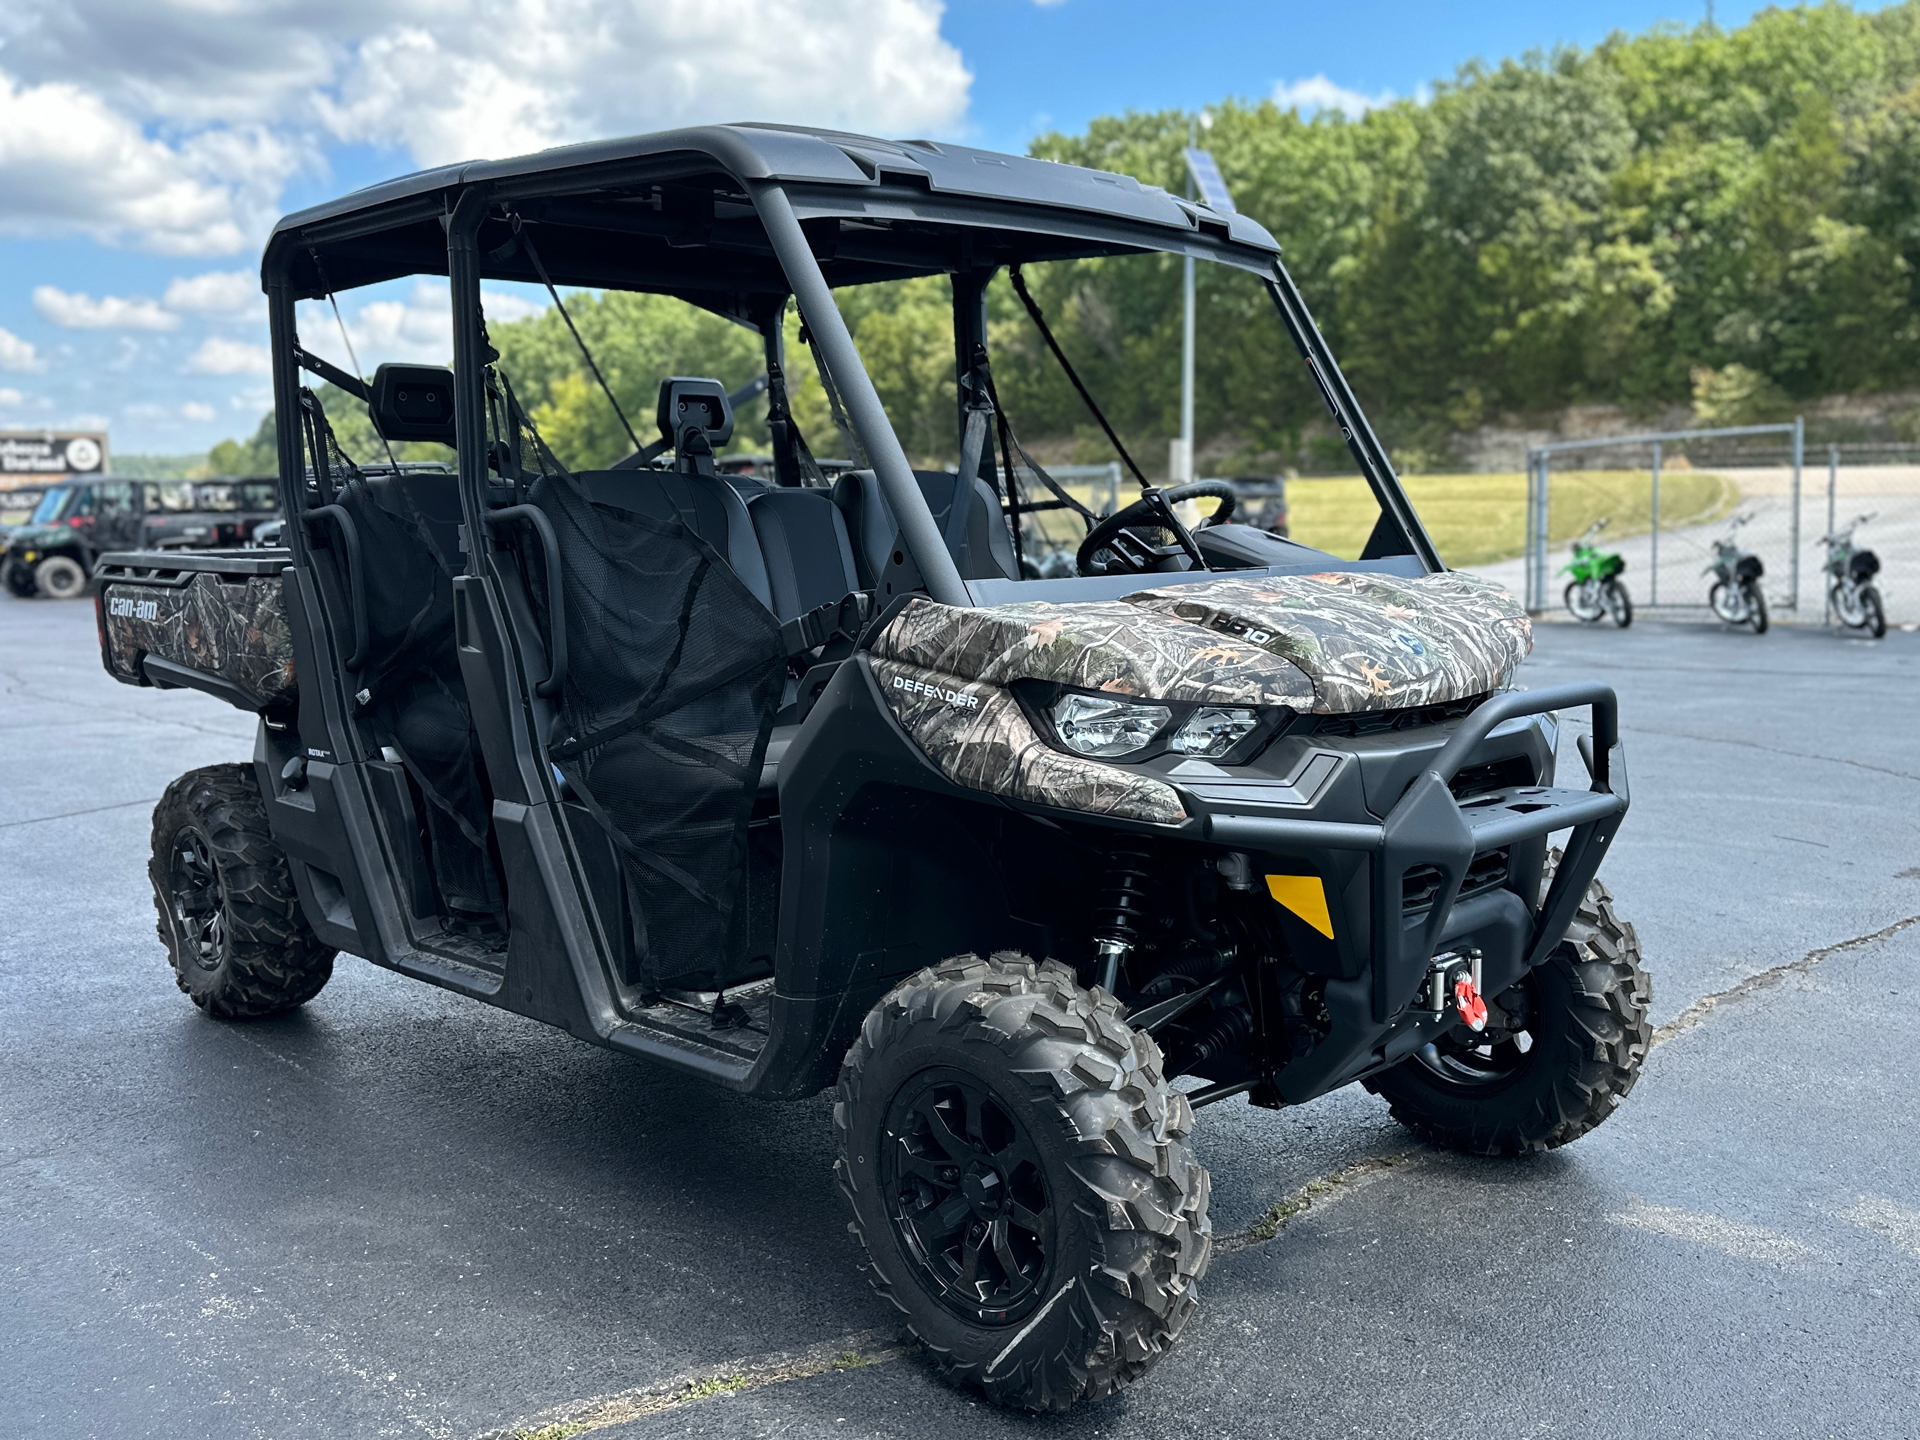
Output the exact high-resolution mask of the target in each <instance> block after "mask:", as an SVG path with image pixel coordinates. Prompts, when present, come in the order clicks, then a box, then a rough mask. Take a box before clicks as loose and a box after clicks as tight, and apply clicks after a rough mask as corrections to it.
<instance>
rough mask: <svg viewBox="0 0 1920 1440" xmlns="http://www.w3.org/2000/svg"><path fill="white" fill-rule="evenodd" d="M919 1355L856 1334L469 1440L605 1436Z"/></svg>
mask: <svg viewBox="0 0 1920 1440" xmlns="http://www.w3.org/2000/svg"><path fill="white" fill-rule="evenodd" d="M919 1349H920V1342H919V1341H917V1340H915V1339H914V1338H913V1337H912V1336H910V1335H904V1334H902V1333H900V1332H899V1331H897V1330H861V1331H858V1332H856V1333H855V1334H852V1335H843V1336H841V1337H840V1338H839V1339H838V1340H826V1341H822V1342H821V1343H820V1344H818V1345H809V1346H807V1347H806V1348H805V1349H802V1350H785V1351H774V1352H772V1353H771V1354H766V1355H755V1356H752V1357H750V1358H748V1359H745V1360H736V1361H734V1362H733V1363H731V1364H728V1365H722V1366H718V1367H707V1368H703V1369H700V1370H687V1371H683V1372H682V1373H680V1374H678V1375H675V1376H673V1377H672V1378H671V1379H667V1380H661V1381H657V1382H656V1383H654V1384H652V1385H643V1386H640V1387H638V1388H636V1389H632V1390H622V1391H619V1392H617V1393H616V1394H612V1395H599V1396H595V1397H594V1398H593V1399H590V1400H576V1401H573V1402H572V1403H570V1404H567V1405H563V1406H560V1407H558V1408H557V1409H553V1410H548V1411H546V1412H545V1413H543V1414H541V1415H537V1416H535V1417H534V1418H533V1419H531V1420H523V1421H517V1422H515V1423H513V1424H510V1425H508V1426H506V1427H504V1428H502V1429H496V1430H487V1431H484V1432H482V1433H481V1434H480V1435H478V1436H476V1437H474V1440H571V1437H573V1436H575V1435H585V1434H588V1433H590V1432H591V1431H594V1430H605V1429H606V1428H608V1427H609V1426H612V1425H622V1424H625V1423H626V1422H627V1421H629V1420H638V1419H640V1418H641V1417H643V1416H647V1415H658V1414H660V1413H661V1412H662V1411H666V1410H678V1409H679V1408H680V1407H681V1406H683V1405H691V1404H693V1403H694V1402H695V1401H696V1400H707V1399H711V1398H713V1397H715V1396H718V1395H737V1394H739V1393H741V1392H742V1391H744V1390H758V1389H760V1388H761V1387H763V1386H766V1385H778V1384H781V1383H782V1382H784V1381H787V1380H805V1379H809V1378H811V1377H812V1376H815V1375H827V1374H831V1373H833V1372H834V1371H837V1370H862V1369H865V1368H866V1367H867V1366H869V1365H884V1364H886V1363H887V1362H888V1361H890V1360H898V1359H900V1358H901V1357H903V1356H906V1355H912V1354H915V1353H917V1352H918V1351H919Z"/></svg>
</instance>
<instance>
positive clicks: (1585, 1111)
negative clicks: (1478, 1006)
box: [1366, 880, 1653, 1155]
mask: <svg viewBox="0 0 1920 1440" xmlns="http://www.w3.org/2000/svg"><path fill="white" fill-rule="evenodd" d="M1543 883H1544V882H1543ZM1652 997H1653V984H1652V981H1651V979H1650V978H1649V977H1648V975H1647V972H1646V971H1645V969H1643V968H1642V967H1641V963H1640V938H1639V936H1637V935H1635V934H1634V931H1633V926H1631V925H1629V924H1626V923H1624V922H1623V921H1621V920H1620V919H1619V917H1618V916H1616V915H1615V914H1614V912H1613V897H1612V896H1611V895H1609V894H1608V893H1607V888H1606V886H1604V885H1602V884H1601V883H1600V882H1599V881H1598V880H1595V881H1594V882H1593V883H1592V884H1590V885H1589V886H1588V887H1587V893H1586V895H1585V896H1584V897H1583V898H1582V899H1581V902H1580V907H1579V909H1578V910H1577V911H1575V913H1574V918H1573V923H1572V924H1570V925H1569V926H1568V927H1567V934H1566V938H1565V939H1564V940H1562V941H1561V942H1560V944H1559V945H1557V946H1555V947H1554V950H1553V953H1552V954H1551V955H1550V956H1548V957H1547V959H1546V960H1545V961H1544V962H1543V963H1542V964H1540V965H1538V966H1536V967H1535V968H1534V969H1533V970H1531V971H1529V972H1528V973H1527V975H1526V976H1525V977H1524V978H1523V979H1522V980H1521V981H1520V982H1519V983H1518V984H1516V985H1514V986H1512V987H1511V988H1509V989H1508V990H1507V991H1505V992H1504V993H1503V994H1501V995H1499V996H1497V997H1495V998H1494V999H1493V1000H1491V1001H1490V1002H1489V1007H1488V1008H1489V1009H1490V1010H1492V1011H1493V1015H1492V1018H1491V1019H1490V1020H1489V1023H1488V1027H1487V1029H1486V1031H1485V1032H1484V1033H1483V1034H1481V1035H1474V1034H1472V1033H1471V1032H1469V1031H1467V1030H1465V1029H1464V1028H1460V1027H1457V1033H1456V1034H1455V1035H1454V1036H1452V1037H1449V1038H1446V1039H1443V1040H1442V1041H1441V1042H1440V1043H1438V1044H1435V1045H1429V1046H1427V1047H1426V1049H1425V1050H1423V1051H1420V1052H1418V1053H1416V1054H1414V1055H1413V1056H1411V1057H1409V1058H1408V1059H1406V1060H1403V1061H1401V1062H1400V1063H1399V1064H1398V1065H1396V1066H1394V1067H1393V1068H1392V1069H1390V1070H1387V1071H1384V1072H1382V1073H1381V1074H1379V1075H1375V1076H1373V1077H1371V1078H1369V1079H1368V1080H1367V1081H1366V1086H1367V1088H1368V1089H1369V1090H1371V1091H1373V1093H1374V1094H1376V1095H1378V1096H1380V1097H1381V1098H1382V1099H1384V1100H1385V1101H1386V1102H1387V1105H1388V1108H1389V1109H1390V1111H1391V1112H1392V1115H1393V1118H1394V1119H1396V1120H1398V1121H1399V1122H1400V1123H1401V1124H1402V1125H1404V1126H1406V1127H1407V1128H1408V1129H1409V1130H1411V1131H1412V1132H1413V1133H1414V1134H1416V1135H1418V1136H1419V1137H1420V1138H1421V1139H1423V1140H1426V1141H1428V1142H1429V1143H1431V1144H1434V1145H1440V1146H1444V1147H1445V1148H1447V1149H1449V1150H1463V1151H1465V1152H1467V1153H1468V1154H1470V1155H1521V1154H1527V1153H1530V1152H1533V1151H1537V1150H1549V1149H1553V1148H1555V1147H1557V1146H1560V1145H1565V1144H1567V1143H1569V1142H1570V1141H1573V1140H1578V1139H1579V1138H1580V1137H1581V1136H1582V1135H1585V1134H1586V1133H1587V1132H1588V1131H1590V1130H1592V1129H1593V1128H1594V1127H1596V1126H1597V1125H1599V1124H1600V1123H1601V1122H1602V1121H1604V1120H1605V1119H1606V1118H1607V1117H1608V1116H1609V1115H1611V1114H1612V1113H1613V1112H1614V1111H1615V1110H1616V1109H1617V1108H1618V1107H1619V1105H1620V1102H1621V1101H1622V1100H1624V1099H1626V1097H1627V1094H1628V1092H1630V1091H1631V1090H1632V1089H1633V1083H1634V1081H1635V1080H1636V1079H1637V1078H1638V1077H1639V1074H1640V1066H1641V1064H1642V1062H1644V1061H1645V1060H1646V1058H1647V1050H1648V1048H1649V1047H1650V1046H1651V1045H1652V1043H1653V1026H1652V1023H1651V1022H1650V1021H1649V1020H1648V1019H1647V1008H1648V1006H1649V1005H1650V1004H1651V1002H1652ZM1503 1019H1504V1020H1506V1021H1507V1022H1508V1023H1506V1024H1504V1025H1503V1024H1502V1023H1501V1021H1502V1020H1503Z"/></svg>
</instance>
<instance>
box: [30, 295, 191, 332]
mask: <svg viewBox="0 0 1920 1440" xmlns="http://www.w3.org/2000/svg"><path fill="white" fill-rule="evenodd" d="M33 308H34V309H36V310H38V311H39V312H40V313H41V314H42V315H43V316H45V317H46V318H47V319H49V320H51V321H52V322H53V323H54V324H56V325H59V326H61V327H62V328H64V329H67V330H172V329H174V328H175V327H176V326H178V325H179V323H180V317H179V316H178V315H172V314H169V313H168V312H167V311H165V310H162V309H161V308H160V307H159V306H158V305H157V304H155V303H154V302H153V301H151V300H149V299H147V298H146V297H145V296H144V295H135V296H132V297H123V296H119V295H102V296H101V297H100V298H99V299H98V300H96V299H94V298H93V297H92V296H91V295H84V294H71V293H69V292H67V291H65V290H58V289H55V288H54V287H53V286H51V285H36V286H35V287H34V289H33Z"/></svg>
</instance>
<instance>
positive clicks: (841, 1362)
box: [475, 915, 1920, 1440]
mask: <svg viewBox="0 0 1920 1440" xmlns="http://www.w3.org/2000/svg"><path fill="white" fill-rule="evenodd" d="M1914 925H1920V915H1909V916H1907V917H1906V918H1905V919H1903V920H1896V921H1894V922H1893V923H1892V924H1891V925H1884V926H1882V927H1881V928H1880V929H1878V930H1874V931H1871V932H1869V933H1868V934H1865V935H1854V936H1851V937H1849V938H1847V939H1845V940H1838V941H1835V942H1834V943H1833V944H1831V945H1822V946H1820V947H1819V948H1818V949H1814V950H1809V951H1808V952H1807V953H1806V954H1805V955H1803V956H1801V957H1800V958H1799V959H1798V960H1793V961H1789V962H1788V963H1786V964H1784V965H1776V966H1774V967H1773V968H1772V969H1770V970H1762V971H1761V972H1760V973H1759V974H1757V975H1750V976H1748V977H1747V978H1746V979H1745V980H1742V981H1741V982H1740V983H1739V984H1737V985H1733V986H1729V987H1728V988H1727V989H1725V990H1720V991H1716V992H1715V993H1713V994H1711V995H1703V996H1701V997H1700V998H1699V999H1698V1000H1696V1001H1694V1002H1693V1004H1691V1005H1689V1006H1688V1007H1687V1008H1686V1009H1685V1010H1683V1011H1681V1012H1680V1014H1679V1015H1677V1016H1675V1017H1674V1018H1673V1019H1672V1020H1669V1021H1668V1022H1667V1023H1666V1024H1665V1025H1662V1026H1660V1027H1659V1028H1658V1029H1657V1030H1655V1031H1654V1032H1653V1041H1652V1044H1651V1045H1649V1046H1648V1051H1649V1053H1651V1052H1652V1049H1653V1047H1654V1046H1658V1045H1662V1044H1664V1043H1665V1042H1666V1041H1668V1040H1671V1039H1673V1038H1674V1037H1675V1036H1676V1035H1680V1034H1684V1033H1685V1032H1686V1031H1688V1030H1691V1029H1693V1028H1695V1027H1696V1026H1698V1025H1699V1024H1700V1023H1701V1022H1702V1021H1703V1020H1705V1019H1706V1017H1707V1016H1708V1015H1710V1014H1712V1012H1713V1011H1714V1010H1715V1009H1717V1008H1718V1007H1719V1006H1721V1005H1723V1004H1727V1003H1729V1002H1732V1001H1735V1000H1742V999H1745V998H1746V997H1748V996H1750V995H1754V994H1758V993H1759V992H1760V991H1762V990H1767V989H1770V988H1772V987H1773V986H1775V985H1778V984H1780V983H1781V981H1783V980H1785V979H1786V978H1787V977H1788V976H1790V975H1795V974H1805V973H1806V972H1808V971H1810V970H1812V969H1813V967H1814V966H1816V965H1818V964H1819V963H1820V962H1821V961H1822V960H1825V959H1827V958H1828V957H1829V956H1831V955H1837V954H1840V953H1842V952H1843V951H1847V950H1857V949H1860V948H1862V947H1863V946H1867V945H1872V944H1874V943H1876V942H1877V941H1881V940H1886V939H1889V938H1891V937H1892V936H1894V935H1898V934H1899V933H1900V932H1901V931H1903V930H1906V929H1909V928H1910V927H1912V926H1914ZM1439 1153H1440V1152H1439V1151H1438V1150H1436V1149H1434V1148H1433V1147H1432V1146H1421V1145H1415V1146H1409V1147H1408V1148H1406V1149H1404V1150H1395V1151H1389V1152H1387V1153H1384V1154H1379V1155H1368V1156H1363V1157H1362V1158H1361V1159H1358V1160H1354V1161H1352V1162H1350V1163H1348V1164H1346V1165H1342V1166H1341V1167H1340V1168H1339V1169H1337V1170H1331V1171H1329V1172H1328V1173H1326V1174H1324V1175H1317V1176H1315V1177H1314V1178H1313V1179H1311V1180H1309V1181H1307V1182H1306V1183H1305V1184H1303V1185H1300V1186H1298V1187H1296V1188H1295V1189H1293V1190H1291V1191H1289V1192H1288V1193H1287V1194H1286V1195H1285V1196H1283V1197H1282V1198H1281V1199H1279V1200H1278V1201H1276V1202H1275V1203H1274V1204H1273V1205H1271V1206H1269V1207H1268V1208H1267V1209H1266V1210H1265V1211H1264V1212H1263V1213H1262V1214H1261V1215H1260V1217H1259V1218H1258V1219H1256V1220H1255V1221H1254V1222H1253V1223H1252V1224H1251V1225H1248V1226H1247V1227H1246V1228H1245V1229H1244V1230H1238V1231H1235V1232H1234V1233H1232V1234H1230V1235H1223V1236H1219V1237H1216V1238H1215V1240H1214V1242H1213V1250H1214V1254H1215V1255H1217V1256H1218V1255H1232V1254H1235V1253H1237V1252H1239V1251H1241V1250H1246V1249H1250V1248H1252V1247H1253V1246H1256V1245H1263V1244H1265V1243H1266V1242H1267V1241H1269V1240H1272V1239H1274V1238H1275V1237H1277V1236H1278V1235H1279V1234H1280V1233H1281V1232H1282V1231H1284V1230H1285V1229H1286V1228H1287V1227H1288V1226H1289V1225H1290V1224H1292V1223H1293V1222H1294V1221H1295V1220H1297V1219H1299V1218H1300V1217H1301V1216H1302V1215H1305V1214H1306V1213H1308V1212H1309V1211H1319V1212H1324V1211H1325V1210H1326V1209H1327V1208H1328V1207H1329V1206H1331V1205H1333V1204H1334V1203H1336V1202H1337V1201H1339V1200H1341V1199H1342V1198H1344V1197H1346V1196H1348V1195H1352V1194H1356V1193H1358V1192H1359V1191H1361V1190H1364V1189H1366V1188H1367V1187H1368V1186H1370V1185H1372V1184H1375V1183H1377V1182H1378V1181H1381V1180H1384V1179H1385V1178H1386V1177H1387V1176H1388V1174H1389V1173H1391V1172H1392V1171H1394V1170H1397V1169H1401V1168H1403V1167H1405V1166H1408V1165H1410V1164H1412V1163H1413V1162H1416V1161H1418V1160H1420V1159H1422V1158H1424V1157H1426V1156H1429V1155H1436V1154H1439ZM1869 1208H1870V1207H1866V1206H1863V1207H1861V1214H1860V1215H1857V1216H1856V1215H1853V1214H1849V1215H1847V1216H1845V1217H1844V1218H1847V1219H1850V1220H1852V1221H1853V1222H1854V1223H1855V1224H1860V1225H1864V1226H1866V1227H1867V1228H1876V1229H1888V1228H1896V1229H1898V1230H1899V1231H1900V1237H1899V1240H1898V1243H1902V1244H1912V1245H1914V1246H1915V1253H1916V1254H1920V1240H1916V1239H1914V1238H1913V1237H1915V1236H1920V1215H1915V1214H1910V1213H1909V1212H1905V1211H1902V1212H1901V1213H1900V1214H1899V1216H1898V1217H1897V1219H1898V1221H1899V1225H1898V1226H1894V1225H1893V1224H1892V1221H1890V1220H1889V1219H1888V1217H1887V1215H1886V1214H1883V1213H1882V1209H1872V1211H1871V1215H1870V1216H1869V1215H1868V1213H1867V1212H1868V1209H1869ZM1883 1208H1884V1207H1883ZM1611 1218H1613V1219H1614V1220H1616V1221H1618V1222H1620V1223H1627V1224H1633V1225H1636V1226H1638V1227H1639V1228H1643V1229H1652V1230H1657V1231H1660V1232H1661V1233H1664V1234H1672V1235H1679V1236H1680V1237H1681V1238H1685V1239H1695V1240H1700V1239H1701V1236H1700V1235H1697V1234H1695V1233H1694V1232H1695V1231H1697V1230H1699V1228H1700V1226H1701V1225H1703V1224H1706V1223H1708V1222H1711V1224H1712V1225H1714V1226H1718V1227H1719V1228H1718V1229H1715V1230H1714V1231H1713V1237H1717V1238H1713V1237H1710V1238H1709V1239H1707V1240H1705V1241H1702V1243H1709V1244H1714V1245H1716V1246H1717V1248H1723V1249H1725V1248H1727V1246H1728V1245H1731V1244H1732V1240H1729V1239H1728V1238H1727V1236H1729V1235H1731V1236H1733V1237H1734V1238H1735V1239H1739V1240H1741V1241H1742V1243H1743V1244H1744V1245H1745V1246H1746V1249H1752V1248H1753V1244H1752V1243H1748V1242H1753V1236H1754V1235H1761V1234H1763V1233H1764V1235H1765V1236H1766V1238H1767V1239H1768V1240H1769V1241H1770V1242H1771V1243H1774V1244H1775V1245H1776V1248H1778V1247H1779V1246H1795V1245H1796V1242H1793V1241H1789V1240H1785V1239H1784V1238H1783V1237H1781V1238H1778V1239H1776V1237H1774V1236H1773V1234H1772V1232H1771V1231H1767V1232H1761V1231H1759V1230H1757V1229H1756V1228H1755V1227H1751V1226H1748V1227H1740V1226H1739V1225H1738V1224H1737V1222H1733V1221H1723V1220H1722V1219H1721V1217H1717V1216H1704V1217H1701V1216H1693V1215H1690V1214H1683V1212H1681V1211H1677V1210H1661V1209H1658V1208H1657V1207H1648V1206H1646V1205H1645V1204H1644V1202H1639V1208H1638V1209H1637V1210H1634V1211H1632V1212H1631V1213H1627V1214H1623V1215H1617V1216H1613V1217H1611ZM1682 1221H1684V1222H1685V1223H1684V1224H1683V1223H1682ZM1736 1231H1737V1232H1738V1233H1737V1234H1736V1233H1735V1232H1736ZM1748 1231H1752V1235H1749V1234H1748V1233H1747V1232H1748ZM1722 1232H1725V1233H1724V1234H1723V1233H1722ZM1753 1243H1757V1242H1753ZM1804 1248H1805V1247H1797V1248H1796V1249H1795V1250H1794V1251H1793V1254H1792V1257H1791V1258H1794V1259H1796V1260H1797V1259H1799V1258H1800V1257H1799V1249H1804ZM1728 1253H1732V1251H1731V1250H1729V1252H1728ZM1742 1253H1745V1251H1744V1250H1743V1251H1742ZM1768 1253H1769V1257H1772V1258H1777V1257H1773V1256H1772V1252H1771V1251H1769V1252H1768ZM1809 1253H1812V1252H1809ZM1781 1254H1782V1255H1785V1254H1787V1252H1786V1251H1785V1250H1782V1251H1781ZM868 1347H873V1348H871V1349H869V1348H868ZM920 1348H921V1347H920V1344H919V1342H918V1341H917V1340H915V1339H913V1338H912V1337H911V1336H903V1335H900V1334H899V1333H897V1332H893V1331H887V1330H867V1331H861V1332H859V1333H857V1334H854V1335H848V1336H845V1337H843V1338H842V1339H839V1340H830V1341H827V1342H825V1343H824V1344H820V1345H815V1346H811V1347H809V1348H808V1349H805V1350H800V1351H793V1352H776V1353H774V1354H770V1355H760V1356H755V1357H753V1358H751V1359H747V1360H740V1361H735V1362H733V1363H732V1364H728V1365H721V1366H717V1367H709V1368H706V1369H703V1370H699V1371H687V1372H683V1373H682V1374H680V1375H677V1376H674V1377H673V1378H672V1379H669V1380H664V1381H661V1382H658V1383H656V1384H653V1385H648V1386H644V1387H641V1388H639V1389H634V1390H625V1391H621V1392H620V1393H618V1394H615V1395H605V1396H600V1397H597V1398H594V1399H590V1400H582V1401H577V1402H574V1403H573V1404H570V1405H567V1406H563V1407H561V1408H559V1409H556V1410H551V1411H548V1412H547V1413H546V1414H544V1415H541V1416H538V1417H536V1418H535V1419H533V1420H531V1421H526V1422H521V1423H519V1424H517V1425H510V1426H508V1427H506V1428H504V1429H496V1430H489V1431H486V1432H485V1433H484V1434H482V1435H479V1436H476V1437H475V1440H570V1437H572V1436H575V1435H584V1434H587V1433H589V1432H591V1431H594V1430H602V1429H605V1428H607V1427H609V1426H612V1425H618V1424H622V1423H624V1422H626V1421H628V1420H637V1419H639V1418H641V1417H643V1416H647V1415H657V1414H659V1413H661V1412H663V1411H667V1410H676V1409H679V1408H680V1407H681V1406H683V1405H690V1404H692V1403H693V1402H694V1401H696V1400H704V1399H707V1398H709V1397H711V1396H716V1395H731V1394H737V1393H739V1392H740V1391H743V1390H755V1389H759V1388H760V1387H762V1386H765V1385H775V1384H779V1383H780V1382H782V1381H785V1380H800V1379H805V1378H808V1377H810V1376H814V1375H824V1374H827V1373H829V1372H831V1371H835V1370H851V1369H857V1368H859V1367H861V1366H865V1365H879V1364H885V1363H886V1362H888V1361H890V1360H897V1359H900V1358H902V1357H904V1356H907V1355H911V1354H915V1353H917V1352H918V1351H919V1349H920Z"/></svg>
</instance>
